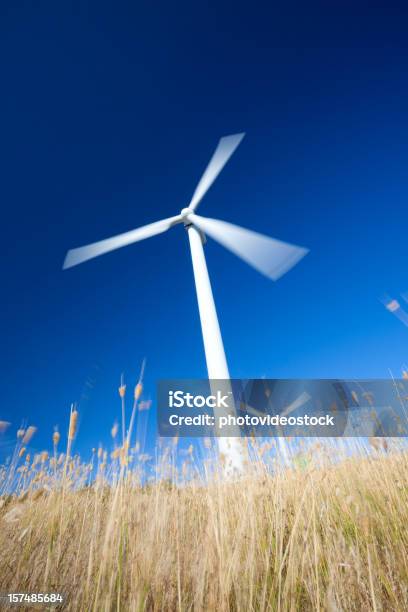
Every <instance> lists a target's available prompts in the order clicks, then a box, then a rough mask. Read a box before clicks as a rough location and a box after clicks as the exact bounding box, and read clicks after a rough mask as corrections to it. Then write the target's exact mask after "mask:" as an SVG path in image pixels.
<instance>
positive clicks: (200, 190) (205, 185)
mask: <svg viewBox="0 0 408 612" xmlns="http://www.w3.org/2000/svg"><path fill="white" fill-rule="evenodd" d="M244 136H245V133H242V134H233V135H232V136H224V137H223V138H221V140H220V141H219V143H218V145H217V148H216V149H215V151H214V154H213V156H212V158H211V159H210V162H209V164H208V166H207V168H206V169H205V171H204V174H203V176H202V177H201V179H200V182H199V183H198V185H197V187H196V189H195V192H194V194H193V197H192V198H191V202H190V204H189V205H188V207H189V208H191V209H192V210H195V209H196V208H197V206H198V205H199V203H200V202H201V200H202V199H203V197H204V196H205V194H206V193H207V191H208V190H209V188H210V187H211V185H212V184H213V182H214V181H215V179H216V178H217V176H218V175H219V173H220V172H221V170H222V169H223V167H224V166H225V164H226V163H227V161H228V160H229V158H230V157H231V155H232V154H233V153H234V151H235V149H236V148H237V146H238V145H239V143H240V142H241V140H242V139H243V137H244Z"/></svg>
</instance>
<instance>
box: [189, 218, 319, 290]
mask: <svg viewBox="0 0 408 612" xmlns="http://www.w3.org/2000/svg"><path fill="white" fill-rule="evenodd" d="M188 219H189V221H192V223H193V224H194V225H196V226H197V227H198V228H199V229H200V230H202V231H203V232H204V233H205V234H207V235H208V236H211V238H213V239H214V240H216V241H217V242H219V243H220V244H222V246H224V247H226V248H227V249H229V250H230V251H232V252H233V253H235V255H238V257H241V259H243V260H244V261H246V262H247V263H248V264H249V265H251V266H253V267H254V268H255V269H256V270H258V271H259V272H261V274H264V275H265V276H267V277H268V278H271V279H272V280H277V279H278V278H280V277H281V276H282V275H283V274H285V273H286V272H288V270H290V269H291V268H292V267H293V266H294V265H295V264H297V262H298V261H300V259H302V257H304V256H305V255H306V254H307V253H308V252H309V250H308V249H304V248H303V247H298V246H295V245H293V244H289V243H287V242H281V241H280V240H275V239H274V238H269V236H264V235H263V234H258V232H253V231H251V230H248V229H245V228H243V227H239V226H238V225H232V223H226V222H225V221H219V220H218V219H207V218H206V217H199V216H198V215H195V214H192V215H188Z"/></svg>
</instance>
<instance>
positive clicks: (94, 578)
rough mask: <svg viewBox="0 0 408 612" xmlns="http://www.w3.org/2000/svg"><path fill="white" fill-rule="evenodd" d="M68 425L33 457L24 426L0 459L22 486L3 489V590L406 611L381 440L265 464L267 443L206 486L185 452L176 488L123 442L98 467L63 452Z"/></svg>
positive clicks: (124, 603) (104, 598) (398, 489)
mask: <svg viewBox="0 0 408 612" xmlns="http://www.w3.org/2000/svg"><path fill="white" fill-rule="evenodd" d="M75 426H76V416H75V414H74V415H73V416H72V414H71V428H70V434H69V436H68V448H67V451H66V452H65V453H64V454H62V453H61V454H59V453H57V450H56V447H57V445H58V442H59V434H57V435H54V453H51V454H50V456H48V454H47V453H45V452H44V453H42V454H39V455H36V457H35V458H34V459H32V458H31V457H28V458H27V455H24V451H22V448H24V447H23V446H22V439H24V436H23V434H22V433H21V434H20V438H21V440H20V442H19V446H18V447H17V449H16V451H15V453H14V457H13V461H12V462H11V464H9V465H8V467H7V468H5V467H4V468H3V469H2V472H1V474H0V476H1V481H0V482H2V483H3V491H4V490H5V489H4V484H5V483H6V482H7V478H11V477H13V478H14V482H16V483H17V488H15V491H16V494H14V495H10V494H9V495H6V494H5V493H3V495H2V497H1V498H0V506H1V507H0V526H1V529H0V551H1V555H0V582H1V585H0V591H1V592H5V591H15V592H38V591H41V592H44V591H54V592H55V591H60V592H62V593H63V594H64V595H65V597H66V604H65V607H66V609H69V610H81V611H82V610H84V611H88V610H93V611H95V612H100V611H108V610H109V611H110V610H126V611H127V610H132V611H133V610H135V611H136V610H203V611H204V610H205V611H208V610H210V611H212V610H214V611H215V610H217V611H224V610H225V611H227V610H242V611H245V612H247V611H255V610H282V611H284V610H301V611H304V610H305V611H307V610H329V611H333V612H334V611H340V610H342V611H343V610H344V611H347V612H349V611H353V610H356V611H357V610H358V611H360V610H378V611H380V610H384V611H387V612H388V611H390V610H401V612H402V611H405V610H407V609H408V529H407V525H408V454H406V453H405V452H404V451H403V450H401V449H398V448H396V449H395V450H393V449H392V448H390V447H388V448H387V445H386V444H382V442H381V441H379V440H377V439H376V440H374V441H373V448H372V452H371V453H369V454H368V455H366V456H365V457H363V456H362V457H344V459H343V460H342V461H336V462H330V461H321V460H319V461H318V460H317V458H316V460H315V459H314V458H313V455H310V456H309V460H308V461H307V462H304V463H299V462H298V463H296V462H292V465H291V467H287V468H285V469H275V470H274V471H271V470H270V469H267V467H266V462H265V460H264V457H263V456H262V455H263V451H262V449H261V451H260V452H259V454H258V457H257V458H255V460H254V461H253V462H251V464H250V466H248V473H247V475H245V477H242V478H240V479H238V480H236V481H229V482H228V481H225V480H222V479H218V478H217V477H216V476H214V475H213V476H212V477H211V478H209V482H207V483H204V482H203V480H202V477H198V476H197V477H194V476H192V474H193V472H194V457H193V455H192V453H191V452H190V454H189V455H187V458H186V462H185V465H184V466H181V467H177V477H176V480H178V484H177V485H176V484H171V481H170V480H169V479H164V478H162V479H160V478H158V479H157V480H156V482H155V483H151V484H149V485H147V486H141V484H140V474H139V473H138V470H137V469H135V467H132V457H131V456H130V454H131V453H130V451H129V453H128V452H127V445H126V442H125V446H124V447H122V448H117V449H116V450H115V451H113V452H112V453H111V455H110V456H109V455H108V453H106V452H105V451H102V449H101V450H100V451H99V452H98V451H95V452H94V454H93V460H92V462H93V464H92V463H89V464H85V463H81V461H80V459H79V457H77V456H71V451H70V447H71V441H72V439H73V437H74V434H75ZM113 433H114V434H115V435H116V432H113ZM123 448H125V449H126V452H124V450H123ZM268 448H269V449H270V445H269V447H268ZM322 452H323V451H322V450H321V449H320V450H319V445H318V444H317V445H316V448H315V450H314V453H315V455H316V457H318V456H319V453H320V454H321V453H322ZM170 457H171V456H170V455H169V454H167V455H166V453H164V455H163V459H164V464H166V462H167V467H168V465H169V464H170V463H171V459H170ZM188 462H190V463H189V466H187V467H186V465H187V463H188ZM165 467H166V466H165ZM172 470H173V476H174V475H175V470H176V466H175V465H174V464H173V465H172ZM10 471H13V474H10ZM91 473H95V474H96V476H95V477H94V478H92V480H91V479H90V474H91ZM108 483H109V484H108ZM20 609H21V608H20ZM42 609H46V608H45V606H44V607H42Z"/></svg>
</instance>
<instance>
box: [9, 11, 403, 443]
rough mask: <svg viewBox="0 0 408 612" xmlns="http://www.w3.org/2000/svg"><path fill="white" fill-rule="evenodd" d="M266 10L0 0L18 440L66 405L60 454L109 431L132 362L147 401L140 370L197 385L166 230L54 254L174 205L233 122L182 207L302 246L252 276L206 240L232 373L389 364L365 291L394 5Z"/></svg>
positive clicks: (385, 259)
mask: <svg viewBox="0 0 408 612" xmlns="http://www.w3.org/2000/svg"><path fill="white" fill-rule="evenodd" d="M274 4H275V3H270V2H265V3H261V2H258V3H249V4H248V3H242V4H241V3H239V2H233V3H232V2H228V3H227V2H223V1H221V2H211V3H200V4H198V3H191V2H176V3H165V2H163V3H151V2H101V1H99V2H75V3H71V2H65V3H61V2H41V3H28V2H14V3H11V2H9V3H2V5H1V7H0V13H1V14H0V55H1V58H2V59H1V65H0V82H1V96H0V117H1V119H0V122H1V138H0V164H1V181H0V201H1V215H2V221H1V233H2V253H3V254H2V258H1V264H0V265H1V282H2V287H3V297H2V300H1V302H2V309H1V310H2V314H1V347H2V350H1V382H2V385H1V386H2V388H1V406H2V409H1V415H0V416H1V418H2V419H6V420H10V421H12V422H13V424H14V425H18V424H19V423H20V421H21V419H22V418H27V419H28V421H29V422H33V423H34V424H36V425H37V426H38V427H39V431H38V434H37V438H36V440H35V444H36V445H37V446H38V447H42V446H44V445H47V446H48V445H49V440H50V436H51V433H52V427H53V425H54V424H59V426H60V428H61V430H64V428H65V426H66V423H67V414H68V410H69V405H70V403H71V402H73V401H79V403H80V411H81V432H80V438H79V440H78V443H77V445H78V448H79V449H80V450H81V449H86V448H89V447H90V446H92V445H95V446H96V445H97V443H98V441H99V440H106V439H108V432H109V429H110V426H111V424H112V422H113V419H114V417H115V416H119V403H118V396H117V386H118V382H119V377H120V373H121V372H122V371H124V372H125V374H126V378H127V381H128V382H129V383H131V384H132V386H133V383H134V381H135V378H136V376H137V373H138V370H139V367H140V362H141V360H142V358H143V357H144V356H146V357H147V370H146V393H147V395H151V396H152V397H154V393H155V381H156V380H157V379H158V378H169V377H178V378H189V377H204V376H205V374H206V369H205V361H204V353H203V347H202V341H201V332H200V327H199V319H198V312H197V306H196V297H195V293H194V285H193V276H192V268H191V261H190V256H189V251H188V243H187V237H186V236H185V235H184V230H183V228H182V227H181V226H178V227H176V228H175V229H173V230H172V231H171V232H169V233H168V234H166V235H162V236H159V237H156V238H153V239H151V240H148V241H146V242H142V243H139V244H136V245H134V246H131V247H127V248H126V249H122V250H120V251H117V252H115V253H112V254H110V255H106V256H104V257H100V258H98V259H96V260H93V261H90V262H88V263H86V264H83V265H81V266H79V267H77V268H73V269H71V270H68V271H65V272H62V270H61V266H62V262H63V259H64V255H65V252H66V250H67V249H68V248H71V247H74V246H80V245H82V244H86V243H89V242H92V241H95V240H99V239H102V238H105V237H108V236H110V235H113V234H117V233H119V232H123V231H126V230H128V229H132V228H134V227H137V226H139V225H143V224H145V223H149V222H151V221H155V220H157V219H160V218H161V217H163V216H169V215H172V214H175V213H176V212H177V211H178V210H179V209H181V208H182V207H184V206H185V205H186V204H187V203H188V201H189V198H190V197H191V194H192V192H193V190H194V187H195V184H196V182H197V180H198V179H199V177H200V175H201V173H202V171H203V169H204V167H205V165H206V164H207V161H208V160H209V157H210V156H211V154H212V151H213V149H214V147H215V145H216V143H217V141H218V138H219V137H220V136H222V135H226V134H230V133H234V132H240V131H246V133H247V136H246V138H245V140H244V141H243V142H242V144H241V146H240V147H239V149H238V150H237V152H236V153H235V155H234V156H233V158H232V159H231V161H230V162H229V164H228V165H227V166H226V168H225V169H224V171H223V172H222V174H221V175H220V177H219V179H218V180H217V182H216V183H215V185H214V186H213V188H212V189H211V191H210V192H209V193H208V194H207V196H206V198H205V200H204V201H203V202H202V204H201V207H200V214H203V215H208V216H210V217H219V218H221V219H225V220H228V221H231V222H233V223H237V224H239V225H244V226H247V227H250V228H252V229H255V230H258V231H262V232H264V233H266V234H269V235H271V236H274V237H276V238H280V239H282V240H287V241H289V242H293V243H295V244H299V245H302V246H306V247H308V248H310V249H311V252H310V254H309V255H308V256H307V257H306V258H305V259H304V260H303V261H302V262H301V263H300V264H299V265H298V266H297V267H296V268H295V269H293V270H292V271H291V272H290V273H288V274H287V276H285V277H284V278H282V279H281V280H280V281H278V282H277V283H273V282H271V281H268V280H267V279H266V278H264V277H262V276H260V275H259V274H258V273H257V272H255V271H254V270H252V269H251V268H249V267H247V266H246V264H244V263H243V262H242V261H240V260H238V259H237V258H235V257H234V256H233V255H232V254H230V253H229V252H227V251H225V250H223V249H222V247H220V246H219V245H218V244H216V243H214V242H212V241H209V242H208V244H207V247H206V253H207V257H208V266H209V270H210V274H211V277H212V282H213V289H214V294H215V299H216V303H217V306H218V310H219V317H220V322H221V326H222V331H223V336H224V341H225V346H226V351H227V357H228V360H229V364H230V371H231V375H232V376H234V377H260V376H267V377H382V376H387V375H388V368H391V369H392V370H393V371H394V372H399V370H400V367H401V365H402V364H403V363H404V362H406V361H407V360H408V350H407V349H408V346H407V341H408V328H406V327H404V326H403V325H402V323H401V322H400V321H398V319H397V318H395V317H393V316H392V315H391V314H390V313H389V312H387V311H386V309H385V308H384V306H383V305H382V304H381V303H380V302H379V299H378V298H379V297H380V296H381V295H382V294H384V293H389V294H390V295H392V296H394V297H398V294H399V293H400V292H402V291H405V290H406V289H407V287H408V267H407V248H408V247H407V232H408V213H407V203H408V173H407V167H408V111H407V98H408V96H407V94H408V81H407V65H408V64H407V60H408V47H407V41H406V32H407V18H408V7H406V6H405V7H404V6H402V3H400V5H399V6H398V5H394V6H393V5H392V3H387V4H384V3H376V4H374V5H373V6H371V7H368V6H367V3H361V4H360V3H358V2H357V3H348V6H344V2H330V3H328V2H319V3H305V2H297V3H290V4H287V5H285V7H283V6H282V5H280V6H279V5H278V4H276V6H274ZM381 5H382V6H381ZM89 380H92V381H93V382H92V388H88V386H86V381H89ZM84 390H86V393H85V395H86V396H87V397H85V398H84V397H83V395H84ZM81 398H82V399H81ZM115 411H116V412H115ZM33 442H34V440H33Z"/></svg>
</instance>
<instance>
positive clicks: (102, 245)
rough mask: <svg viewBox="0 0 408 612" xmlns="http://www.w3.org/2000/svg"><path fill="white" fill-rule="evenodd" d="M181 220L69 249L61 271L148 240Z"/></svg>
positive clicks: (170, 219)
mask: <svg viewBox="0 0 408 612" xmlns="http://www.w3.org/2000/svg"><path fill="white" fill-rule="evenodd" d="M181 220H182V217H181V215H177V216H175V217H169V218H168V219H163V220H162V221H156V222H155V223H149V225H144V226H143V227H138V228H137V229H134V230H131V231H130V232H125V233H124V234H118V235H117V236H113V237H112V238H106V240H100V241H99V242H93V243H92V244H88V245H86V246H83V247H78V248H77V249H71V250H70V251H68V253H67V254H66V257H65V261H64V265H63V269H64V270H65V269H67V268H72V266H76V265H78V264H80V263H82V262H84V261H87V260H88V259H93V258H94V257H98V256H99V255H103V254H104V253H109V251H114V250H115V249H120V248H121V247H124V246H127V245H128V244H132V242H138V241H139V240H144V239H145V238H150V237H151V236H155V235H156V234H161V233H163V232H165V231H166V230H168V229H170V227H171V226H172V225H175V224H176V223H180V221H181Z"/></svg>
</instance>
